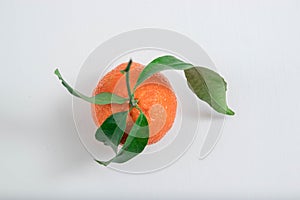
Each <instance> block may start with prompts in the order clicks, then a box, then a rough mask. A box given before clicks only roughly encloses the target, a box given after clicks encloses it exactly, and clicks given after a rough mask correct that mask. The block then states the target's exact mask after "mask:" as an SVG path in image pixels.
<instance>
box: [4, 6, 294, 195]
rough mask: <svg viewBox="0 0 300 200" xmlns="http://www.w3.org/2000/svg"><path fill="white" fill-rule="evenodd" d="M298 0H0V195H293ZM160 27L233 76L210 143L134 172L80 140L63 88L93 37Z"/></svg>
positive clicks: (97, 41)
mask: <svg viewBox="0 0 300 200" xmlns="http://www.w3.org/2000/svg"><path fill="white" fill-rule="evenodd" d="M299 20H300V2H299V1H174V0H173V1H156V2H155V1H141V0H136V1H128V0H127V1H72V2H71V1H37V0H36V1H3V0H2V1H0V25H1V26H0V67H1V72H0V91H1V101H0V102H1V103H0V199H4V198H7V197H10V198H22V199H24V198H51V199H65V198H85V199H88V198H95V199H96V198H98V199H101V198H102V199H117V198H118V199H140V198H142V197H143V198H153V199H158V198H161V199H166V198H171V197H172V198H173V199H174V198H184V197H186V198H198V199H199V198H200V197H202V199H203V198H204V199H240V198H243V199H299V198H300V128H299V112H300V95H299V81H298V80H299V76H300V56H299V52H300V39H299V36H300V28H299ZM145 27H153V28H166V29H170V30H174V31H177V32H180V33H182V34H185V35H187V36H188V37H190V38H191V39H193V40H194V41H196V42H197V43H199V44H200V45H201V46H202V47H203V48H204V49H205V50H206V51H207V53H208V54H209V56H210V57H211V58H212V59H213V60H214V62H215V64H216V66H217V68H218V70H219V72H220V73H221V74H222V75H223V76H224V77H225V79H226V80H227V82H228V85H229V91H228V102H229V105H230V107H232V108H233V109H234V110H235V112H236V115H235V116H234V117H228V118H227V120H226V124H225V126H224V128H223V135H222V138H221V140H220V141H219V143H218V145H217V146H216V148H215V150H214V151H213V153H212V154H211V155H210V156H209V157H207V158H206V159H205V160H198V158H197V157H198V154H197V152H198V148H197V146H195V145H193V146H192V147H191V148H190V149H189V151H188V152H187V153H186V154H185V155H184V156H183V157H182V158H181V159H180V160H179V161H177V162H176V163H175V164H174V165H172V166H170V167H169V168H167V169H164V170H162V171H159V172H156V173H151V174H145V175H130V174H123V173H119V172H115V171H112V170H110V169H106V168H104V167H102V166H99V165H98V164H96V163H95V162H94V161H93V160H92V159H91V157H90V156H89V154H88V153H87V152H86V151H85V149H84V148H83V146H82V145H81V143H80V141H79V138H78V136H77V134H76V130H75V126H74V123H73V118H72V110H71V96H70V95H69V94H67V92H66V90H65V89H64V88H62V86H61V85H60V83H59V82H58V80H57V78H56V77H55V76H54V74H53V71H54V69H55V68H56V67H58V66H59V67H60V69H61V71H62V72H63V74H64V75H65V78H66V79H67V80H69V82H70V83H72V84H73V83H74V82H75V79H76V76H77V74H78V72H79V69H80V67H81V64H82V63H83V62H84V60H85V59H86V58H87V56H88V55H89V53H90V52H91V51H92V50H93V49H94V48H96V47H97V46H98V45H99V44H101V43H102V42H104V41H105V40H107V39H109V38H110V37H112V36H114V35H117V34H119V33H121V32H124V31H129V30H132V29H137V28H145Z"/></svg>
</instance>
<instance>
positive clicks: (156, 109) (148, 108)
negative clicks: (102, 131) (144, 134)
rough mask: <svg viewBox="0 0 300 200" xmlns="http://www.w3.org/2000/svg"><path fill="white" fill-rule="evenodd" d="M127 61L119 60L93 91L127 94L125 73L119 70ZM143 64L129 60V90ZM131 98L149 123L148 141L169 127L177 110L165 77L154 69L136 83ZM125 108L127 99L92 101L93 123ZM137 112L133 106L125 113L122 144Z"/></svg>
mask: <svg viewBox="0 0 300 200" xmlns="http://www.w3.org/2000/svg"><path fill="white" fill-rule="evenodd" d="M127 64H128V63H122V64H120V65H118V66H117V67H116V68H114V69H113V70H112V71H110V72H108V73H107V74H106V75H105V76H104V77H103V78H102V79H101V80H100V81H99V82H98V84H97V86H96V88H95V89H94V91H93V95H97V94H99V93H102V92H110V93H114V94H116V95H119V96H121V97H124V98H128V93H127V88H126V80H125V74H123V73H121V70H124V69H125V68H126V66H127ZM143 69H144V66H143V65H142V64H139V63H135V62H132V64H131V68H130V74H129V75H130V76H129V78H130V79H129V80H130V81H129V82H130V87H131V90H132V89H133V87H134V85H135V83H136V81H137V79H138V77H139V75H140V73H141V72H142V70H143ZM134 98H135V100H137V104H138V106H139V107H140V109H141V110H142V112H143V113H144V114H145V116H146V118H147V120H148V124H149V140H148V144H154V143H156V142H158V141H159V140H160V139H161V138H163V137H164V136H165V134H166V133H167V132H168V131H169V130H170V128H171V127H172V125H173V123H174V120H175V116H176V110H177V99H176V95H175V93H174V91H173V88H172V86H171V84H170V83H169V81H168V79H167V78H166V77H165V76H164V75H163V74H161V73H156V74H154V75H152V76H151V77H149V78H148V79H147V80H145V81H144V82H143V83H142V84H141V85H139V86H138V87H137V88H136V90H135V92H134ZM128 109H129V103H124V104H106V105H96V104H92V115H93V119H94V121H95V124H96V125H97V126H98V127H99V126H100V125H101V124H102V123H103V122H104V121H105V119H106V118H108V117H109V116H110V115H112V114H113V113H116V112H122V111H126V110H128ZM138 116H139V110H138V109H136V108H133V109H132V110H131V111H130V112H129V114H128V117H127V122H126V130H125V134H124V136H123V138H122V141H121V143H122V144H123V143H124V142H125V140H126V137H127V136H128V133H129V131H130V129H131V128H132V126H133V123H134V122H135V120H136V119H137V118H138Z"/></svg>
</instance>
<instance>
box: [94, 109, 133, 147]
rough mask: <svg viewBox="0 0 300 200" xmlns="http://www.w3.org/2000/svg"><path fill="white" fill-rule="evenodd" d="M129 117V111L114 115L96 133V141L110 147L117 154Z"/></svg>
mask: <svg viewBox="0 0 300 200" xmlns="http://www.w3.org/2000/svg"><path fill="white" fill-rule="evenodd" d="M127 115H128V111H125V112H118V113H115V114H112V115H111V116H109V117H108V118H107V119H106V120H105V121H104V122H103V123H102V125H101V126H100V127H99V128H98V129H97V131H96V135H95V137H96V139H97V140H98V141H100V142H103V143H104V144H105V145H108V146H110V147H111V148H112V149H113V150H114V152H115V153H117V150H118V146H119V144H120V141H121V139H122V137H123V135H124V131H125V128H126V119H127Z"/></svg>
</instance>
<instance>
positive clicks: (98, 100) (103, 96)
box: [54, 69, 128, 105]
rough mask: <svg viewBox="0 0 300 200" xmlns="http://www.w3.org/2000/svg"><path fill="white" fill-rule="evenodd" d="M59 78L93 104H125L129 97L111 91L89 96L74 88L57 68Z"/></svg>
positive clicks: (56, 72) (69, 88)
mask: <svg viewBox="0 0 300 200" xmlns="http://www.w3.org/2000/svg"><path fill="white" fill-rule="evenodd" d="M54 73H55V74H56V75H57V77H58V79H59V80H61V83H62V84H63V86H65V88H66V89H67V90H68V91H69V92H70V93H71V94H72V95H74V96H76V97H79V98H81V99H83V100H85V101H87V102H90V103H93V104H99V105H104V104H111V103H116V104H123V103H125V102H127V101H128V99H127V98H123V97H120V96H118V95H115V94H112V93H109V92H103V93H100V94H97V95H96V96H93V97H88V96H85V95H84V94H81V93H80V92H78V91H77V90H75V89H73V88H72V87H71V86H70V85H69V84H68V83H67V82H66V81H65V80H64V79H63V78H62V76H61V74H60V73H59V71H58V69H56V70H55V72H54Z"/></svg>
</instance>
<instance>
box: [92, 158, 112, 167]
mask: <svg viewBox="0 0 300 200" xmlns="http://www.w3.org/2000/svg"><path fill="white" fill-rule="evenodd" d="M94 160H95V161H96V162H97V163H98V164H100V165H103V166H105V167H107V165H108V164H109V163H110V162H109V161H106V162H105V161H100V160H96V159H94Z"/></svg>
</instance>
